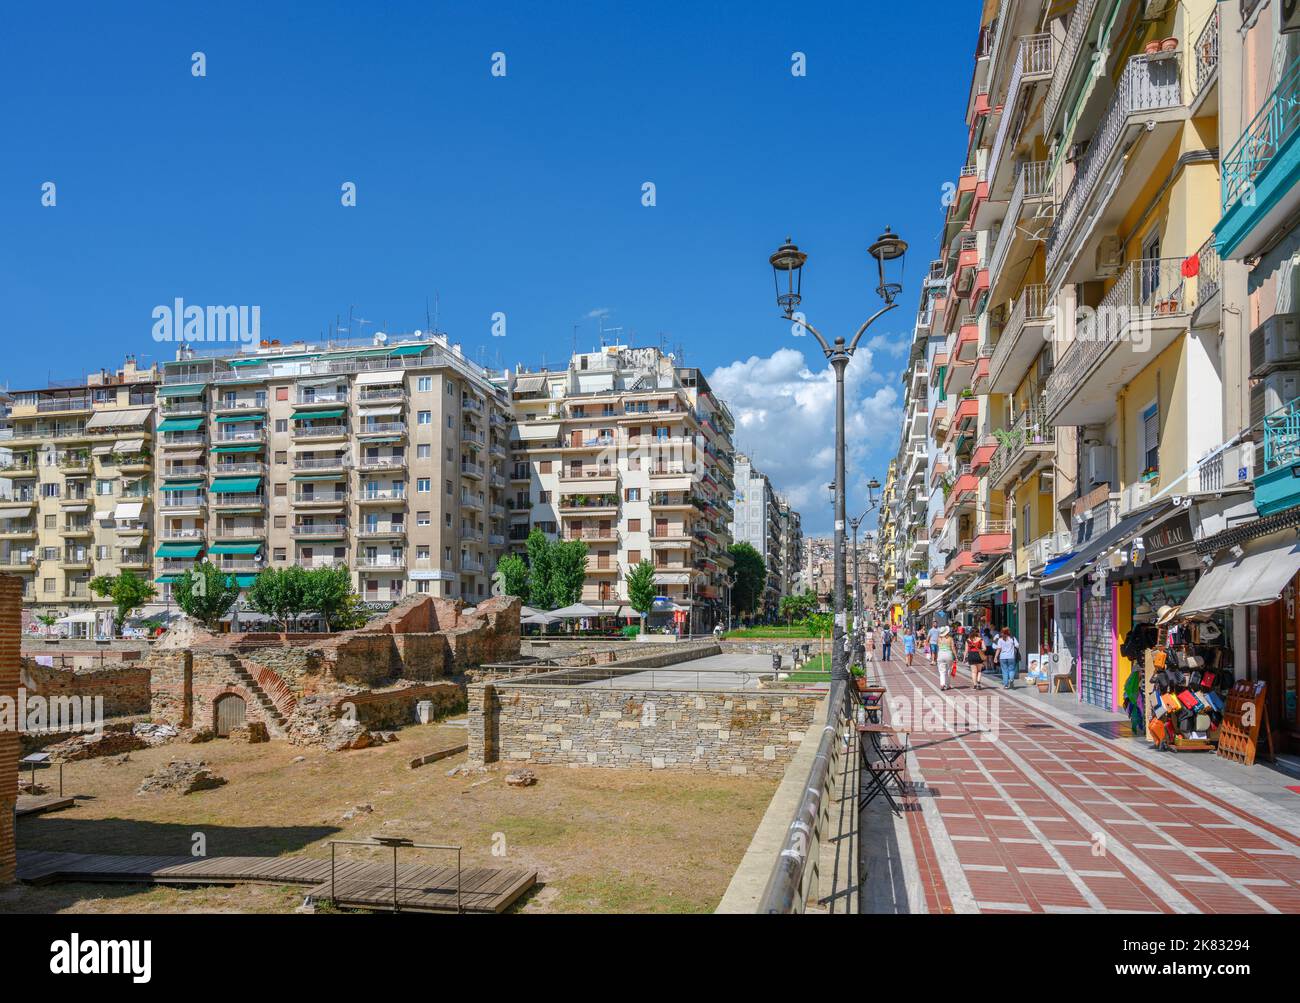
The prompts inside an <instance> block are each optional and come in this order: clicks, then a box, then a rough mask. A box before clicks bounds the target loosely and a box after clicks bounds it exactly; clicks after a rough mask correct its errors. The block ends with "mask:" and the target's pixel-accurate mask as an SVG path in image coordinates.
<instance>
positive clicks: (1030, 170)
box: [989, 160, 1052, 279]
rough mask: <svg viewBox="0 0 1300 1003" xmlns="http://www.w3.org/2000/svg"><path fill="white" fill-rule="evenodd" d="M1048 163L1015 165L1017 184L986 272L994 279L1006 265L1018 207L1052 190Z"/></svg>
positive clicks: (1018, 217) (1018, 214) (1013, 237)
mask: <svg viewBox="0 0 1300 1003" xmlns="http://www.w3.org/2000/svg"><path fill="white" fill-rule="evenodd" d="M1051 166H1052V165H1051V164H1050V163H1048V162H1047V161H1046V160H1034V161H1030V162H1028V163H1024V164H1021V165H1020V166H1019V167H1017V168H1016V186H1015V188H1014V189H1012V191H1011V201H1010V203H1009V204H1008V207H1007V215H1006V219H1005V220H1003V222H1002V229H1001V230H999V231H998V239H997V242H996V243H995V244H994V245H993V254H992V255H991V256H990V257H989V275H990V276H993V277H994V278H995V279H996V277H997V276H998V275H1001V274H1002V266H1003V265H1004V264H1006V260H1007V255H1008V254H1009V253H1011V245H1012V244H1013V243H1015V235H1016V230H1017V228H1018V226H1019V221H1020V210H1021V209H1022V208H1023V207H1024V204H1025V202H1026V201H1027V200H1029V199H1040V198H1043V197H1044V196H1045V195H1047V194H1049V193H1050V192H1051V173H1050V171H1051Z"/></svg>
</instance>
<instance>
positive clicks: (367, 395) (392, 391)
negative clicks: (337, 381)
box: [357, 386, 406, 404]
mask: <svg viewBox="0 0 1300 1003" xmlns="http://www.w3.org/2000/svg"><path fill="white" fill-rule="evenodd" d="M401 400H406V389H405V388H404V387H401V386H392V387H369V388H367V389H365V390H361V391H360V392H358V393H357V403H358V404H380V403H383V402H385V401H401Z"/></svg>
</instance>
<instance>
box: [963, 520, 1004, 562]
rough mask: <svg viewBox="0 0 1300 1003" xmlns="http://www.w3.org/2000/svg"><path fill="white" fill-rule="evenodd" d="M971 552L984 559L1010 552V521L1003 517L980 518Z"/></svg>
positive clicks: (1002, 555)
mask: <svg viewBox="0 0 1300 1003" xmlns="http://www.w3.org/2000/svg"><path fill="white" fill-rule="evenodd" d="M971 553H972V554H974V555H975V556H976V557H982V558H985V559H986V560H987V559H989V558H993V557H1004V556H1006V555H1007V554H1010V553H1011V523H1010V522H1009V521H1007V520H1004V519H981V520H980V523H979V527H978V530H977V532H976V534H975V539H974V541H973V544H972V547H971Z"/></svg>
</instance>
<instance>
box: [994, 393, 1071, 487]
mask: <svg viewBox="0 0 1300 1003" xmlns="http://www.w3.org/2000/svg"><path fill="white" fill-rule="evenodd" d="M999 438H1000V442H999V444H998V448H997V451H996V452H995V453H994V454H993V459H992V461H991V462H990V463H989V474H988V481H989V487H990V488H992V489H993V490H994V491H1007V490H1010V488H1011V487H1012V486H1013V485H1014V484H1015V483H1017V482H1018V481H1019V480H1020V478H1021V477H1023V476H1024V475H1025V474H1026V473H1028V472H1030V471H1032V470H1034V469H1035V468H1036V467H1037V466H1038V465H1039V463H1041V462H1045V461H1048V460H1050V459H1051V458H1052V457H1053V456H1054V455H1055V453H1056V428H1055V426H1053V425H1051V424H1049V423H1048V420H1047V408H1046V406H1045V405H1043V404H1042V403H1039V404H1037V405H1035V406H1034V407H1032V408H1029V409H1027V410H1025V411H1023V412H1021V414H1020V416H1019V417H1018V418H1017V419H1016V420H1015V422H1013V423H1012V426H1011V428H1010V429H1009V430H1008V431H1007V432H1006V433H1004V434H1001V435H1000V436H999Z"/></svg>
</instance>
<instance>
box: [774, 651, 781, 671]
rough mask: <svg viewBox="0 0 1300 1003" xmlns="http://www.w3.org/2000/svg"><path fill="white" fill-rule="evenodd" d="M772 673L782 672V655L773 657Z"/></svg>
mask: <svg viewBox="0 0 1300 1003" xmlns="http://www.w3.org/2000/svg"><path fill="white" fill-rule="evenodd" d="M772 671H773V672H780V671H781V656H780V655H773V656H772Z"/></svg>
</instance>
